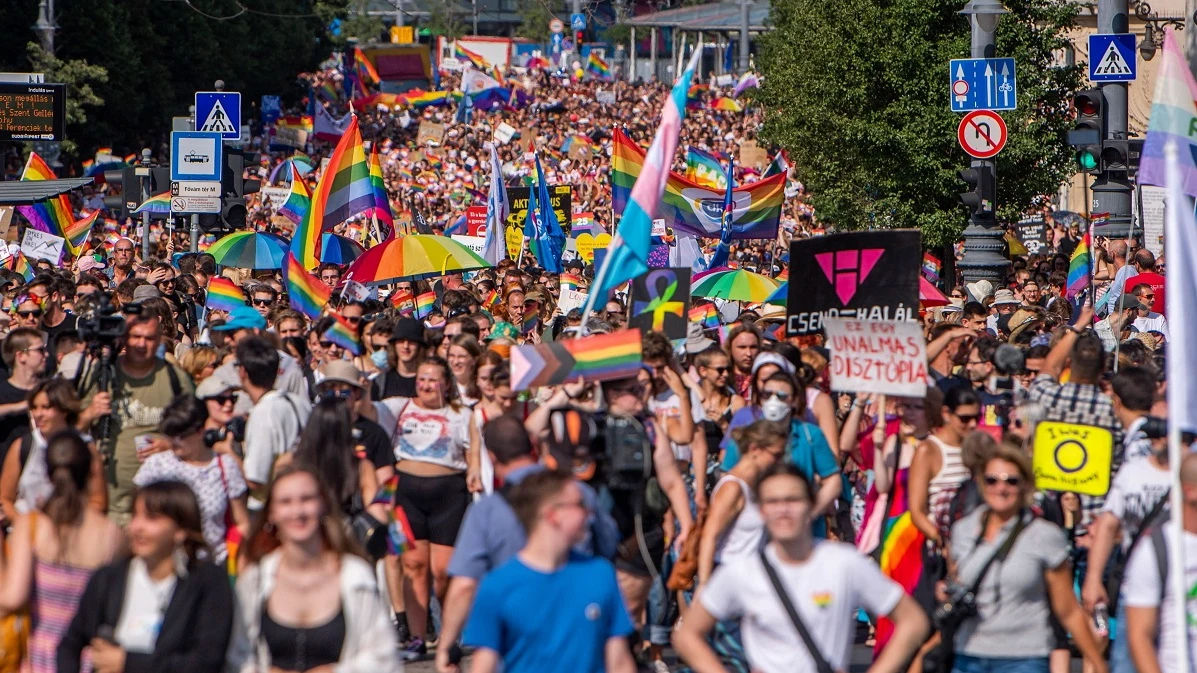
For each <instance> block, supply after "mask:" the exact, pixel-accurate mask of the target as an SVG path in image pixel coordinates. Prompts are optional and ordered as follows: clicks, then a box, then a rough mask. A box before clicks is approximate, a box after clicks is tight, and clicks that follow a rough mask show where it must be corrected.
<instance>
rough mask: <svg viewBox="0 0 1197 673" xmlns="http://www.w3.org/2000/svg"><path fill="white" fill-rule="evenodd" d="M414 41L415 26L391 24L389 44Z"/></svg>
mask: <svg viewBox="0 0 1197 673" xmlns="http://www.w3.org/2000/svg"><path fill="white" fill-rule="evenodd" d="M415 41H416V30H415V26H391V44H411V43H413V42H415Z"/></svg>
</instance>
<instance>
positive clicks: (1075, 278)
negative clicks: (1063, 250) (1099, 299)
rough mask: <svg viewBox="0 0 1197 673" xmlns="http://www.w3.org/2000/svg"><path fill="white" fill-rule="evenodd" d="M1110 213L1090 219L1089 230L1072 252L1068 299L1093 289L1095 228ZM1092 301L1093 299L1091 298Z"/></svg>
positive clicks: (1097, 214) (1093, 216)
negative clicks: (1095, 224)
mask: <svg viewBox="0 0 1197 673" xmlns="http://www.w3.org/2000/svg"><path fill="white" fill-rule="evenodd" d="M1108 217H1109V213H1093V215H1092V216H1090V219H1089V228H1088V229H1087V230H1085V235H1084V236H1082V237H1081V240H1080V241H1079V242H1078V243H1077V244H1076V248H1075V249H1073V251H1072V258H1071V259H1069V260H1068V288H1067V289H1066V290H1065V291H1064V296H1065V298H1066V299H1074V298H1076V296H1077V295H1078V294H1080V293H1081V292H1084V291H1085V290H1091V289H1092V288H1093V252H1092V247H1093V226H1094V223H1095V222H1098V221H1104V220H1105V219H1107V218H1108ZM1090 300H1091V301H1092V300H1093V298H1092V297H1090Z"/></svg>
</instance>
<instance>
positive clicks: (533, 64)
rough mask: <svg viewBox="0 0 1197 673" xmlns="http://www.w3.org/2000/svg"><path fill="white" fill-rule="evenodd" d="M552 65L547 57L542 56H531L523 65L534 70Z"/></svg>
mask: <svg viewBox="0 0 1197 673" xmlns="http://www.w3.org/2000/svg"><path fill="white" fill-rule="evenodd" d="M552 65H553V64H552V63H550V62H549V59H547V58H545V57H543V56H533V57H532V58H530V59H528V62H527V63H525V64H524V67H525V68H527V69H529V70H534V69H536V68H549V67H552Z"/></svg>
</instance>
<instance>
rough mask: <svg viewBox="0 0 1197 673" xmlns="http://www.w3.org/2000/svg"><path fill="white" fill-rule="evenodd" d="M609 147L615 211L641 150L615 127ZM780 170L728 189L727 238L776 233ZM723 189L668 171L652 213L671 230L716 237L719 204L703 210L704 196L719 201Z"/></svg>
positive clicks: (625, 199)
mask: <svg viewBox="0 0 1197 673" xmlns="http://www.w3.org/2000/svg"><path fill="white" fill-rule="evenodd" d="M614 135H615V142H614V145H613V147H614V153H613V154H612V156H611V198H612V201H613V205H614V208H615V212H617V213H618V212H623V210H624V209H625V208H627V207H628V203H629V202H630V201H631V196H632V186H633V185H634V184H635V183H636V178H638V177H639V176H640V173H641V171H642V170H643V168H644V161H645V151H644V150H642V149H640V147H639V146H638V145H636V143H635V142H633V141H632V139H631V138H629V137H628V136H627V135H625V134H624V132H623V131H621V130H619V129H615V132H614ZM785 184H786V178H785V176H784V175H775V176H773V177H769V178H765V179H764V180H759V181H757V182H753V183H749V184H746V185H740V186H739V187H736V188H735V189H734V190H733V201H734V203H735V206H734V209H733V212H734V215H733V217H732V238H733V239H750V238H767V239H772V238H776V237H777V227H778V224H779V223H780V222H781V207H782V204H783V203H784V202H785ZM724 197H725V195H724V194H722V193H720V192H719V191H717V190H713V189H707V188H705V187H703V186H702V185H699V184H696V183H694V182H691V181H689V180H687V179H686V178H684V177H682V176H681V175H678V174H677V173H674V172H670V173H669V179H668V181H667V182H666V185H665V193H664V194H663V195H662V196H661V202H660V205H659V206H658V208H657V212H656V216H657V217H660V218H664V219H665V226H671V227H673V228H674V229H675V230H676V231H678V232H680V233H683V234H686V235H689V236H700V237H703V238H719V234H720V232H721V231H722V218H723V210H722V208H720V209H719V210H718V211H711V212H707V210H706V209H704V208H703V204H704V203H706V202H718V203H719V204H720V205H722V204H723V202H724Z"/></svg>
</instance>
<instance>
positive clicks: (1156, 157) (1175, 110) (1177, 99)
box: [1068, 29, 1197, 287]
mask: <svg viewBox="0 0 1197 673" xmlns="http://www.w3.org/2000/svg"><path fill="white" fill-rule="evenodd" d="M1163 52H1164V58H1163V62H1162V63H1161V64H1160V69H1159V71H1158V72H1157V73H1156V76H1155V77H1156V80H1155V96H1154V97H1153V98H1152V100H1151V116H1150V117H1149V119H1148V122H1147V139H1146V140H1145V141H1144V142H1143V154H1142V157H1141V158H1140V160H1139V162H1140V163H1139V177H1138V182H1139V184H1141V185H1156V186H1159V187H1163V186H1165V185H1166V184H1167V181H1166V180H1165V172H1166V171H1165V170H1164V166H1165V163H1166V162H1165V161H1164V148H1165V147H1167V145H1168V143H1172V142H1174V143H1176V146H1177V149H1178V150H1179V151H1178V152H1177V158H1178V159H1179V160H1180V162H1179V163H1180V165H1179V168H1180V171H1181V178H1182V179H1183V181H1184V190H1185V193H1186V194H1188V195H1189V196H1197V157H1195V156H1194V155H1195V154H1197V138H1194V137H1193V136H1192V135H1191V134H1190V129H1192V128H1193V126H1194V124H1197V80H1194V79H1193V73H1192V72H1191V71H1190V70H1189V64H1188V61H1187V60H1186V59H1185V55H1184V52H1183V51H1182V50H1181V46H1180V44H1179V43H1177V41H1176V34H1175V31H1173V30H1172V29H1166V30H1165V31H1164V49H1163ZM1075 258H1076V257H1075V256H1074V257H1073V259H1075ZM1190 261H1191V260H1190ZM1070 269H1071V265H1070ZM1068 280H1069V286H1070V287H1071V282H1072V272H1071V270H1070V271H1069V274H1068Z"/></svg>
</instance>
